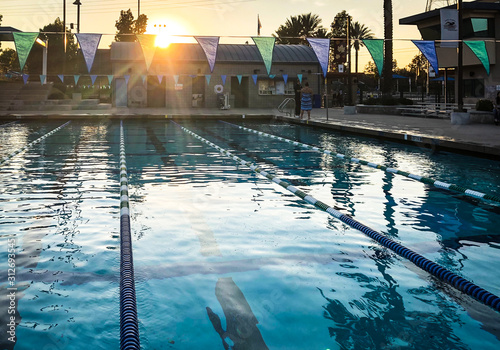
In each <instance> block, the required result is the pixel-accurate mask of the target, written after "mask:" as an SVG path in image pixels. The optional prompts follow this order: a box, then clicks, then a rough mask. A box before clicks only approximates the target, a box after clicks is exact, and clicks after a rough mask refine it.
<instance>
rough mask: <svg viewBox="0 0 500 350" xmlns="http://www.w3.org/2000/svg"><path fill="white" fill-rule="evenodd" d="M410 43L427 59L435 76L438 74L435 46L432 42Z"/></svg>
mask: <svg viewBox="0 0 500 350" xmlns="http://www.w3.org/2000/svg"><path fill="white" fill-rule="evenodd" d="M412 43H414V44H415V46H416V47H417V48H418V49H419V50H420V52H422V54H423V55H424V56H425V58H427V61H429V64H430V65H431V67H432V69H434V72H436V74H439V65H438V58H437V54H436V44H435V43H434V41H432V40H412Z"/></svg>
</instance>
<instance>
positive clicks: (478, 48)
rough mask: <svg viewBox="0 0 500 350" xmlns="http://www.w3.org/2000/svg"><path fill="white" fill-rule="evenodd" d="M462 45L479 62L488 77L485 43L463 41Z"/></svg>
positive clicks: (488, 59)
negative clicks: (469, 50)
mask: <svg viewBox="0 0 500 350" xmlns="http://www.w3.org/2000/svg"><path fill="white" fill-rule="evenodd" d="M464 44H465V45H467V46H468V47H469V48H470V49H471V50H472V52H473V53H474V55H476V57H477V58H478V59H479V60H480V61H481V63H482V64H483V66H484V68H485V69H486V73H487V74H488V75H490V58H489V57H488V51H487V50H486V43H485V42H484V41H470V40H464Z"/></svg>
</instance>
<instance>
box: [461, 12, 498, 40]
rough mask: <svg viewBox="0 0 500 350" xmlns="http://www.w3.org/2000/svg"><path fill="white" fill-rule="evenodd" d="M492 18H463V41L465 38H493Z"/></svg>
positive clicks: (493, 22) (493, 24)
mask: <svg viewBox="0 0 500 350" xmlns="http://www.w3.org/2000/svg"><path fill="white" fill-rule="evenodd" d="M494 37H495V19H494V18H477V17H475V18H465V19H464V39H467V38H494Z"/></svg>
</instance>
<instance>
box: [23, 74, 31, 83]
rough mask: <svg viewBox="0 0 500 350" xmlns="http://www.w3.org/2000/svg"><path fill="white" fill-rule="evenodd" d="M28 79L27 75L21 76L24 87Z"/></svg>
mask: <svg viewBox="0 0 500 350" xmlns="http://www.w3.org/2000/svg"><path fill="white" fill-rule="evenodd" d="M29 77H30V75H29V74H23V81H24V85H26V84H27V83H28V78H29Z"/></svg>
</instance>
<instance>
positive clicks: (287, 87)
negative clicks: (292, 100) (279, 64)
mask: <svg viewBox="0 0 500 350" xmlns="http://www.w3.org/2000/svg"><path fill="white" fill-rule="evenodd" d="M258 84H259V95H294V94H295V91H294V90H293V86H294V81H292V80H288V81H287V83H286V84H285V81H284V80H272V79H259V81H258Z"/></svg>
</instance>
